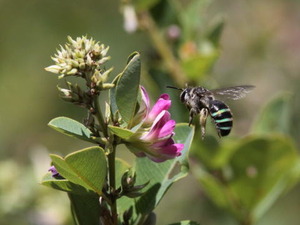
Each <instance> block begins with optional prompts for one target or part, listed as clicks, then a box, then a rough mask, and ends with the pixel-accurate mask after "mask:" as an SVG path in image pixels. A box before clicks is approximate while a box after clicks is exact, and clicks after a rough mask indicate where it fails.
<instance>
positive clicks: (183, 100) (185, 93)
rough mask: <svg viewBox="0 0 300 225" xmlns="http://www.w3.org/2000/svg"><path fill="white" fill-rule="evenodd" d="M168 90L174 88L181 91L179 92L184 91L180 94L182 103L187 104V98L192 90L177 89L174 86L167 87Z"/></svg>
mask: <svg viewBox="0 0 300 225" xmlns="http://www.w3.org/2000/svg"><path fill="white" fill-rule="evenodd" d="M167 88H172V89H176V90H179V91H182V92H181V94H180V101H181V102H183V103H185V102H186V97H187V94H188V92H189V90H190V88H185V89H183V88H177V87H173V86H167Z"/></svg>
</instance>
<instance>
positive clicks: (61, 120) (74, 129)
mask: <svg viewBox="0 0 300 225" xmlns="http://www.w3.org/2000/svg"><path fill="white" fill-rule="evenodd" d="M48 125H49V126H50V127H51V128H53V129H54V130H57V131H59V132H60V133H63V134H66V135H68V136H71V137H75V138H79V139H81V140H84V141H89V142H94V141H93V140H92V139H91V136H92V132H91V131H90V130H89V129H88V128H87V127H86V126H84V125H83V124H81V123H79V122H77V121H76V120H73V119H70V118H68V117H63V116H62V117H57V118H55V119H53V120H51V121H50V122H49V123H48Z"/></svg>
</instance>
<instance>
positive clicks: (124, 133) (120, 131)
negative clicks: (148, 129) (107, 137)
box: [108, 125, 134, 140]
mask: <svg viewBox="0 0 300 225" xmlns="http://www.w3.org/2000/svg"><path fill="white" fill-rule="evenodd" d="M108 128H109V130H110V131H111V132H112V133H113V134H115V135H117V136H118V137H120V138H122V139H124V140H128V139H129V138H130V137H131V136H132V135H134V133H133V132H132V131H130V130H127V129H124V128H120V127H115V126H110V125H109V126H108Z"/></svg>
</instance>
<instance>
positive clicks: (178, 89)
mask: <svg viewBox="0 0 300 225" xmlns="http://www.w3.org/2000/svg"><path fill="white" fill-rule="evenodd" d="M166 88H172V89H176V90H180V91H183V89H182V88H178V87H173V86H166Z"/></svg>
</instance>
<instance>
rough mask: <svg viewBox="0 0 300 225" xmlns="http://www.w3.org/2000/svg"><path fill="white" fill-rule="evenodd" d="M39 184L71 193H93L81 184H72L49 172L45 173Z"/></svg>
mask: <svg viewBox="0 0 300 225" xmlns="http://www.w3.org/2000/svg"><path fill="white" fill-rule="evenodd" d="M41 184H42V185H45V186H47V187H51V188H54V189H57V190H60V191H65V192H69V193H73V194H79V195H86V194H91V193H93V192H90V191H89V190H87V189H85V188H84V187H83V186H80V185H77V184H74V183H72V182H70V181H68V180H66V179H56V178H53V177H52V175H51V173H47V174H46V175H45V176H44V177H43V179H42V182H41Z"/></svg>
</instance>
